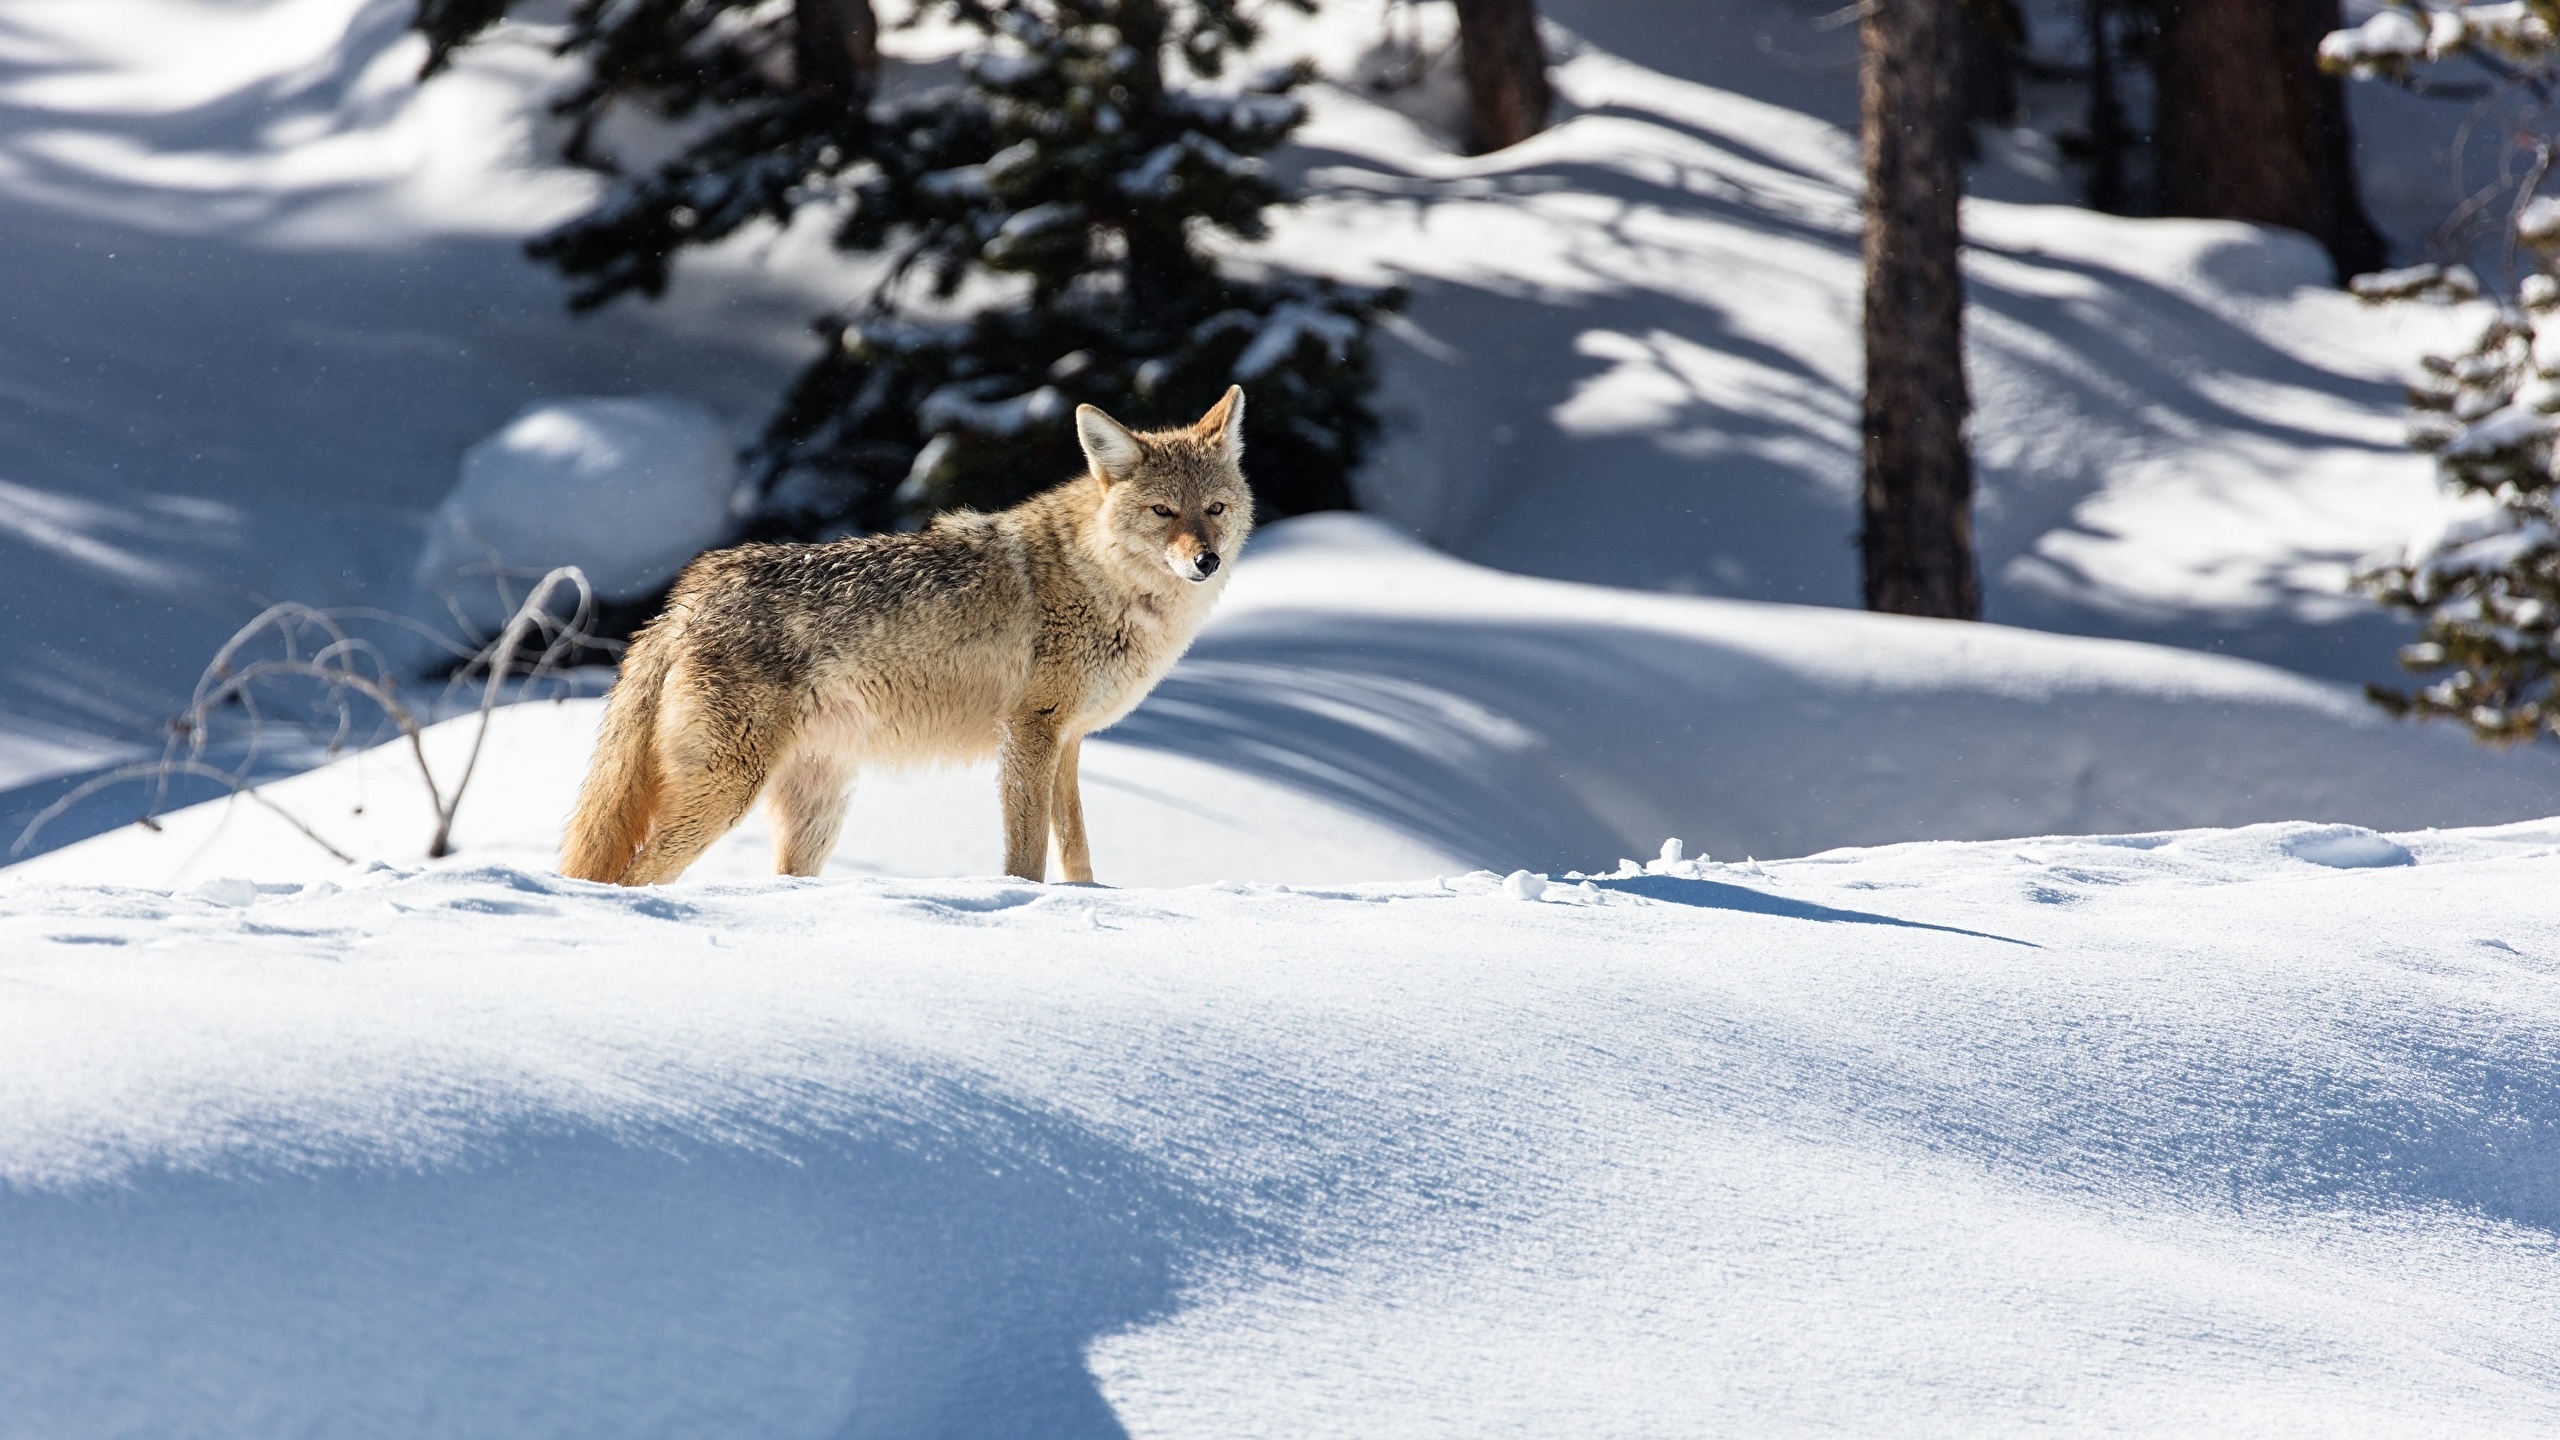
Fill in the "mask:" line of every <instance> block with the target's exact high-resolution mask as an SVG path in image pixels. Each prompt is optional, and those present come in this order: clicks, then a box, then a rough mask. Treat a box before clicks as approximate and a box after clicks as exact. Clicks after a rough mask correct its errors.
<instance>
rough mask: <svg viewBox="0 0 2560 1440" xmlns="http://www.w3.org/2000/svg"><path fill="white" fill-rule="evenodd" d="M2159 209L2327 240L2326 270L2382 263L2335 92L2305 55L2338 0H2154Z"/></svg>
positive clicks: (2337, 87)
mask: <svg viewBox="0 0 2560 1440" xmlns="http://www.w3.org/2000/svg"><path fill="white" fill-rule="evenodd" d="M2154 4H2155V5H2156V6H2157V9H2158V13H2159V21H2160V51H2159V54H2158V56H2157V57H2156V59H2155V60H2154V62H2153V73H2154V76H2155V78H2156V80H2157V81H2158V85H2159V114H2158V117H2157V119H2156V120H2155V122H2154V124H2153V137H2154V139H2153V144H2154V153H2155V155H2156V156H2157V159H2158V164H2159V174H2160V212H2161V213H2162V214H2164V215H2198V216H2204V217H2207V218H2210V219H2216V220H2254V221H2257V222H2259V223H2261V224H2266V225H2283V226H2286V227H2288V228H2291V229H2295V230H2300V231H2303V232H2305V233H2306V234H2308V235H2310V236H2311V237H2312V238H2313V239H2316V240H2318V241H2319V242H2320V243H2321V244H2322V245H2324V246H2326V247H2328V251H2329V258H2330V260H2331V261H2332V262H2333V263H2334V264H2335V265H2336V266H2337V271H2338V278H2339V279H2341V280H2344V279H2346V278H2348V277H2349V276H2353V275H2360V274H2363V273H2364V272H2365V271H2368V270H2377V269H2380V268H2381V267H2382V263H2383V252H2382V236H2381V235H2380V233H2378V232H2377V231H2376V230H2375V229H2374V228H2373V221H2372V220H2371V219H2370V218H2368V217H2367V216H2366V214H2365V210H2364V201H2363V198H2362V197H2361V196H2360V195H2359V194H2358V192H2357V188H2356V171H2355V155H2354V142H2353V137H2352V136H2351V134H2350V133H2349V128H2348V122H2347V97H2346V91H2345V89H2344V87H2343V86H2342V85H2341V84H2340V83H2339V81H2338V78H2337V77H2336V76H2334V75H2323V74H2321V73H2320V67H2319V63H2318V59H2317V55H2318V50H2319V45H2320V37H2321V36H2322V35H2324V34H2327V33H2328V32H2329V31H2331V30H2334V29H2336V28H2338V25H2339V17H2338V0H2154Z"/></svg>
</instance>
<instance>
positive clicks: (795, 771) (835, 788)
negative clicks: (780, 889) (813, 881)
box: [765, 745, 854, 875]
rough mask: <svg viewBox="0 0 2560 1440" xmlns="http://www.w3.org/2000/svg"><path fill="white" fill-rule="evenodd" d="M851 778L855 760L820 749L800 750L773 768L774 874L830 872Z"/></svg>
mask: <svg viewBox="0 0 2560 1440" xmlns="http://www.w3.org/2000/svg"><path fill="white" fill-rule="evenodd" d="M853 775H854V769H853V763H852V757H850V756H847V755H845V754H843V753H842V752H840V751H836V750H833V749H831V748H829V747H826V746H819V745H802V746H800V747H799V748H797V749H795V750H794V751H792V753H791V756H790V758H789V759H787V760H784V761H783V762H782V764H781V765H780V766H778V767H776V768H775V770H774V772H773V783H772V784H771V785H770V786H768V787H767V789H766V791H765V808H766V809H767V810H768V811H770V812H772V815H773V873H775V874H776V875H815V874H818V873H819V872H821V871H823V870H825V869H826V868H827V857H828V856H829V855H832V854H834V853H835V848H836V834H837V832H838V831H839V830H841V829H843V827H844V807H845V800H846V798H847V797H846V794H845V791H846V788H847V787H848V786H850V785H851V784H852V783H853Z"/></svg>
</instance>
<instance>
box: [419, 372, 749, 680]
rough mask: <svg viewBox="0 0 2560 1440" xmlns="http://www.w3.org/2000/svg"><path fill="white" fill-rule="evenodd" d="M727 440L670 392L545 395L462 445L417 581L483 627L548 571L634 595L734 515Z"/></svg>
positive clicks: (671, 570)
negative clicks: (572, 573)
mask: <svg viewBox="0 0 2560 1440" xmlns="http://www.w3.org/2000/svg"><path fill="white" fill-rule="evenodd" d="M737 470H738V467H737V461H736V458H735V454H734V446H733V444H732V442H731V440H730V438H729V435H728V432H727V431H726V430H725V429H724V428H723V427H722V426H721V424H720V421H719V418H718V417H717V416H714V415H713V414H712V413H711V412H710V411H708V410H706V409H704V408H703V407H701V406H700V405H696V404H694V403H692V402H691V401H687V400H678V399H674V398H671V397H668V396H662V395H649V396H628V397H620V398H610V399H605V398H598V399H579V400H546V401H542V402H539V403H536V404H533V405H529V406H527V407H525V409H524V411H523V413H522V414H519V415H518V416H516V418H515V419H513V420H512V421H509V422H508V423H507V426H506V428H505V429H503V430H500V431H499V432H498V433H496V434H495V435H492V436H490V437H489V438H487V439H485V440H482V441H481V442H480V443H478V444H476V445H474V446H472V447H471V448H470V449H468V450H465V451H464V452H462V477H461V479H460V480H459V481H458V482H457V483H456V484H455V485H454V487H453V493H452V494H450V495H447V496H446V497H445V499H444V503H443V504H441V505H439V506H437V507H436V511H435V515H434V517H433V518H432V519H431V520H430V521H429V522H428V527H427V541H426V546H425V549H424V551H423V552H422V553H421V554H420V555H419V557H418V567H417V579H418V584H419V586H420V587H421V588H422V589H423V590H425V591H426V593H427V594H429V595H431V596H434V597H435V598H436V599H437V600H438V601H439V602H441V603H442V604H443V605H445V606H447V607H449V608H450V609H451V610H452V612H453V613H454V614H456V615H457V616H459V617H460V618H462V619H463V620H464V621H465V622H466V623H467V625H468V626H469V628H470V629H471V630H472V631H473V632H475V633H477V634H479V635H482V636H489V635H494V634H496V633H497V632H498V631H499V630H501V629H503V628H504V627H505V625H506V622H507V617H508V616H510V615H512V614H514V613H515V609H516V605H517V603H518V602H519V601H521V600H522V599H523V598H524V596H525V593H526V592H527V591H529V590H530V589H531V588H532V587H533V585H534V583H535V582H537V581H539V580H540V579H541V578H542V577H543V576H544V575H545V574H547V573H548V572H550V571H551V570H552V569H553V568H554V567H557V566H562V565H574V566H576V567H578V568H579V569H580V570H581V571H583V572H585V574H586V577H587V583H588V584H589V585H590V586H592V587H594V590H595V593H596V595H597V597H598V598H600V599H605V600H637V599H641V598H643V597H646V596H648V595H650V594H651V593H653V592H655V591H657V590H659V589H662V588H664V587H665V585H666V584H667V582H669V581H671V580H673V579H675V577H676V572H677V571H678V570H680V569H682V568H684V563H685V562H686V561H688V560H691V559H692V558H693V557H694V556H696V555H699V554H701V553H702V552H703V551H705V550H708V549H710V548H712V547H713V546H715V545H718V544H719V543H720V542H721V541H723V540H725V539H727V538H728V537H729V535H730V533H731V531H732V530H733V529H734V528H735V526H736V523H737V519H736V517H737V509H738V506H737V503H736V502H738V501H739V500H741V499H743V498H745V497H743V496H741V494H740V492H739V487H738V473H737Z"/></svg>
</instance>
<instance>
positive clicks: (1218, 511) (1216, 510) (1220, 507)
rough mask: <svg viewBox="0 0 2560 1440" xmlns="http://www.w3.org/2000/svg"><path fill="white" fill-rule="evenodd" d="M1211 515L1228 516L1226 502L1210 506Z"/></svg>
mask: <svg viewBox="0 0 2560 1440" xmlns="http://www.w3.org/2000/svg"><path fill="white" fill-rule="evenodd" d="M1209 513H1210V514H1212V515H1224V514H1226V513H1227V507H1226V504H1225V502H1223V501H1221V502H1220V503H1218V504H1215V505H1212V506H1210V507H1209Z"/></svg>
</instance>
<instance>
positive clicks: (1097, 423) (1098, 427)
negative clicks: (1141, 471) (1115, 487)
mask: <svg viewBox="0 0 2560 1440" xmlns="http://www.w3.org/2000/svg"><path fill="white" fill-rule="evenodd" d="M1076 439H1077V441H1078V442H1080V443H1081V444H1083V446H1084V458H1085V461H1086V463H1088V464H1090V465H1091V466H1092V467H1093V473H1094V474H1096V475H1099V476H1101V477H1102V483H1103V484H1105V485H1108V484H1110V483H1112V482H1113V481H1115V480H1123V479H1126V478H1128V475H1129V472H1130V471H1132V470H1135V469H1136V468H1138V453H1139V452H1138V437H1137V436H1135V435H1132V434H1130V433H1129V427H1128V426H1126V425H1123V424H1121V423H1120V422H1119V421H1117V420H1114V419H1112V418H1111V417H1110V416H1108V415H1105V414H1103V413H1102V411H1101V410H1099V409H1097V408H1095V407H1094V406H1091V405H1079V406H1077V407H1076Z"/></svg>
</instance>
